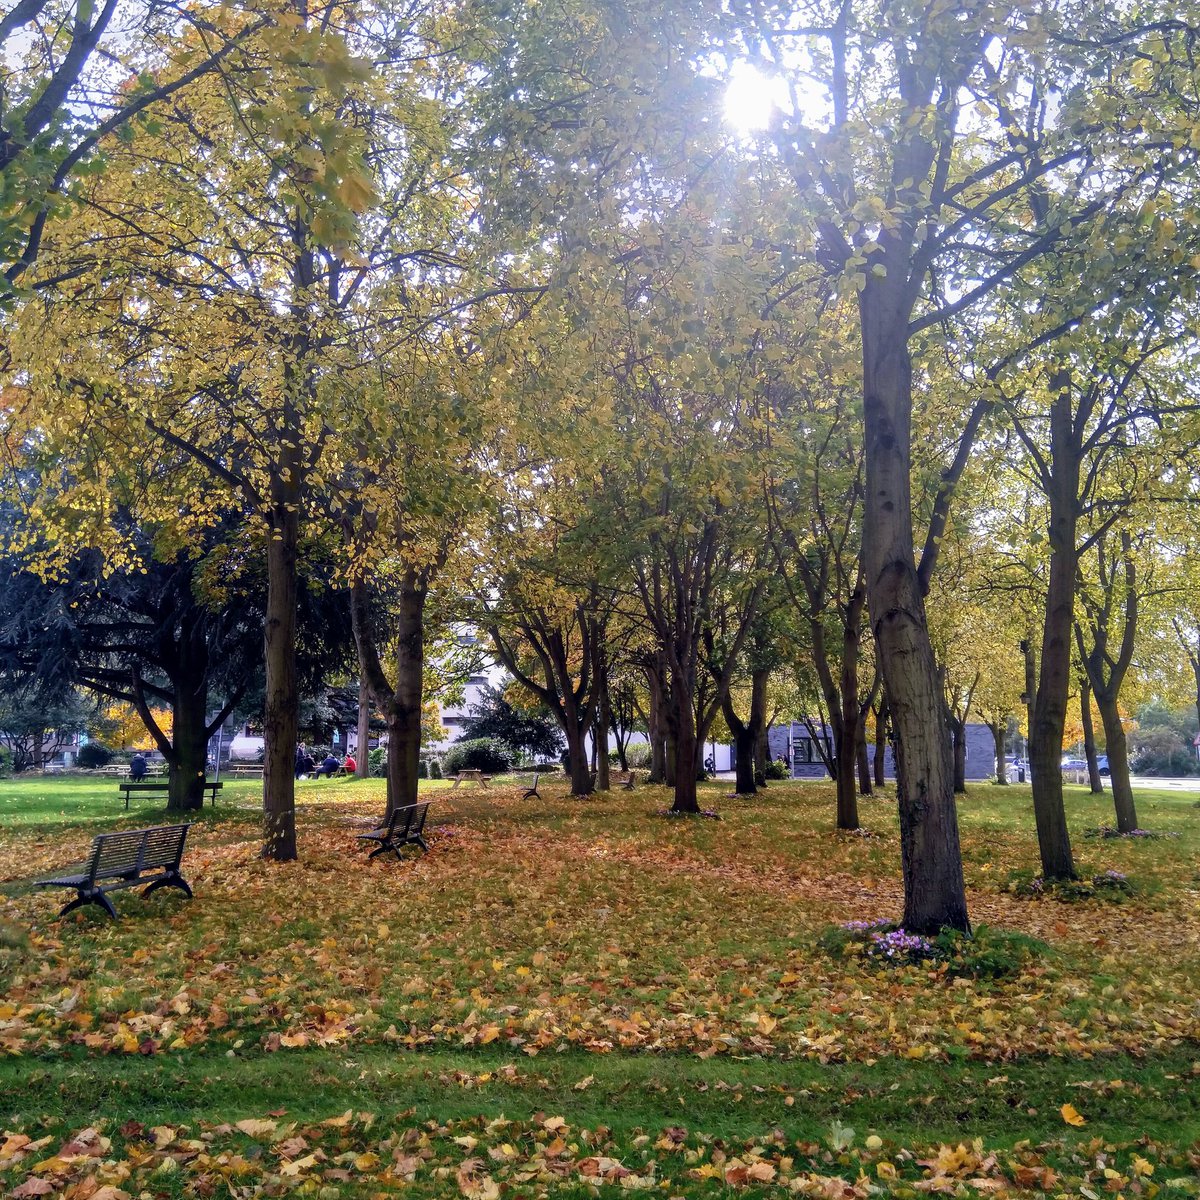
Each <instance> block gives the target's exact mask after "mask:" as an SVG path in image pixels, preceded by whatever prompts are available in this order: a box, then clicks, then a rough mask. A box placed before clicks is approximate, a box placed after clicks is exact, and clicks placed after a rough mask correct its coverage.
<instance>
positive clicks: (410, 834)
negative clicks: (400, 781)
mask: <svg viewBox="0 0 1200 1200" xmlns="http://www.w3.org/2000/svg"><path fill="white" fill-rule="evenodd" d="M428 812H429V805H428V804H408V805H405V806H404V807H403V808H396V809H393V810H392V815H391V817H390V818H389V819H388V820H387V822H386V823H385V824H383V825H381V826H380V827H379V828H378V829H372V830H371V832H370V833H360V834H359V835H358V840H359V841H360V842H378V843H379V845H378V846H376V847H375V849H374V850H372V851H371V853H370V854H369V855H367V857H368V858H376V857H378V856H379V855H380V854H386V853H387V852H388V851H389V850H391V851H393V852H394V853H395V855H396V857H397V858H401V857H402V855H401V854H400V851H401V850H402V849H403V848H404V847H405V846H420V847H421V849H422V850H428V849H429V846H428V844H427V843H426V841H425V838H424V836H423V832H424V829H425V815H426V814H427V813H428Z"/></svg>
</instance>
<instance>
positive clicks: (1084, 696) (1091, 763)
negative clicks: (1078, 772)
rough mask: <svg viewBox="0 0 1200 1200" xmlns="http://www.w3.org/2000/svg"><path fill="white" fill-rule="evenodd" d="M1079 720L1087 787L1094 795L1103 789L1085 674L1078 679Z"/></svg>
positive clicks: (1090, 694) (1090, 699) (1089, 690)
mask: <svg viewBox="0 0 1200 1200" xmlns="http://www.w3.org/2000/svg"><path fill="white" fill-rule="evenodd" d="M1079 721H1080V724H1081V725H1082V726H1083V756H1084V758H1086V759H1087V770H1088V787H1089V790H1090V791H1091V793H1092V794H1093V795H1094V796H1098V795H1099V794H1100V793H1101V792H1102V791H1104V780H1103V779H1102V778H1101V776H1100V763H1099V760H1098V759H1097V756H1096V730H1095V727H1094V726H1093V724H1092V685H1091V684H1090V683H1089V682H1088V679H1087V676H1086V674H1085V675H1084V677H1083V679H1081V680H1080V681H1079Z"/></svg>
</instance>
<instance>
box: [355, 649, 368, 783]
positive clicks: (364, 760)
mask: <svg viewBox="0 0 1200 1200" xmlns="http://www.w3.org/2000/svg"><path fill="white" fill-rule="evenodd" d="M360 671H361V668H360ZM370 756H371V685H370V684H369V683H367V677H366V675H365V673H363V674H362V675H361V678H360V679H359V681H358V751H357V753H356V755H355V758H354V774H355V775H356V776H358V778H359V779H366V778H367V776H368V775H370V774H371V763H370Z"/></svg>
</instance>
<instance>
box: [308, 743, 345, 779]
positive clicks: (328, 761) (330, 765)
mask: <svg viewBox="0 0 1200 1200" xmlns="http://www.w3.org/2000/svg"><path fill="white" fill-rule="evenodd" d="M341 765H342V760H341V759H340V758H338V757H337V756H336V755H335V754H334V753H333V751H332V750H331V751H330V752H329V753H328V754H327V755H325V757H324V758H323V759H322V760H321V765H320V766H319V767H318V768H317V769H316V770H315V771H314V772H313V778H314V779H320V778H321V776H322V775H325V776H327V777H329V776H332V775H333V773H334V771H337V770H339V769H340V768H341Z"/></svg>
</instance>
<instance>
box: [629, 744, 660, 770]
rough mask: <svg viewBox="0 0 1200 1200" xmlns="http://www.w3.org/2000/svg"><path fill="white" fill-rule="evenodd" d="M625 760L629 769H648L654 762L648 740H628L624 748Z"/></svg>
mask: <svg viewBox="0 0 1200 1200" xmlns="http://www.w3.org/2000/svg"><path fill="white" fill-rule="evenodd" d="M625 761H626V762H627V763H628V764H629V769H630V770H631V771H648V770H649V769H650V767H651V766H653V764H654V750H653V748H652V747H651V745H650V743H649V742H630V744H629V745H628V746H627V747H626V748H625Z"/></svg>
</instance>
